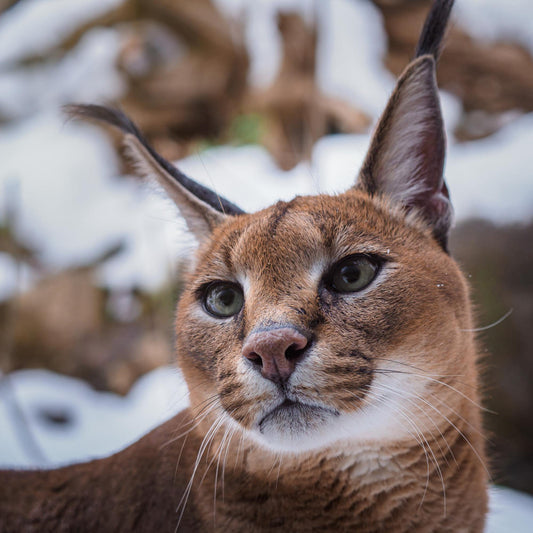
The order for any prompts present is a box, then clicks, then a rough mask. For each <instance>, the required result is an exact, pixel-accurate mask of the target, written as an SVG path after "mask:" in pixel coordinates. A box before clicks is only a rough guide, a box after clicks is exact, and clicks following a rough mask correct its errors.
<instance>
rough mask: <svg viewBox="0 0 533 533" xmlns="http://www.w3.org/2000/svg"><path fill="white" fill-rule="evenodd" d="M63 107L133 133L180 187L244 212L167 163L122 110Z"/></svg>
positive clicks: (229, 211) (221, 207) (220, 207)
mask: <svg viewBox="0 0 533 533" xmlns="http://www.w3.org/2000/svg"><path fill="white" fill-rule="evenodd" d="M63 109H64V110H65V112H66V113H67V115H68V116H70V117H73V118H84V119H94V120H98V121H101V122H105V123H106V124H110V125H111V126H114V127H115V128H118V129H119V130H121V131H122V132H123V133H124V134H129V135H133V136H134V137H135V138H136V139H137V140H138V141H139V142H140V144H141V145H142V146H143V147H144V148H145V150H146V151H147V152H148V153H149V154H150V155H151V156H152V157H153V158H154V160H155V161H156V162H157V163H158V164H159V165H160V166H161V167H162V168H163V169H164V170H165V171H166V172H167V173H168V174H169V175H170V176H172V178H173V179H174V180H176V181H177V182H178V183H179V184H180V185H181V186H182V187H184V188H185V189H187V190H188V191H189V192H190V193H192V194H193V195H194V196H196V197H197V198H198V199H199V200H201V201H202V202H205V203H206V204H208V205H209V206H211V207H212V208H213V209H215V210H216V211H219V212H220V213H223V214H226V215H241V214H243V213H244V211H243V210H242V209H240V208H239V207H237V206H236V205H235V204H233V203H231V202H230V201H228V200H226V199H225V198H222V197H221V196H219V195H218V194H216V193H215V192H213V191H212V190H211V189H208V188H207V187H204V186H203V185H200V184H199V183H196V182H195V181H194V180H192V179H190V178H189V177H187V176H186V175H185V174H183V172H181V171H180V170H178V168H176V167H175V166H174V165H172V164H171V163H169V162H168V161H167V160H166V159H165V158H164V157H162V156H160V155H159V154H158V153H157V152H156V151H155V150H154V149H153V148H152V146H151V145H150V144H149V143H148V141H147V140H146V139H145V137H144V135H143V134H142V133H141V132H140V131H139V129H138V128H137V126H136V125H135V124H134V122H133V121H132V120H131V119H130V118H129V117H128V116H127V115H125V114H124V113H123V112H122V111H120V110H118V109H112V108H109V107H104V106H99V105H94V104H89V105H81V104H71V105H66V106H64V108H63Z"/></svg>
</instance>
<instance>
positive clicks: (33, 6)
mask: <svg viewBox="0 0 533 533" xmlns="http://www.w3.org/2000/svg"><path fill="white" fill-rule="evenodd" d="M123 1H124V0H90V1H88V0H24V1H22V2H20V3H19V4H17V5H16V6H14V7H12V8H11V9H10V10H8V11H7V12H5V13H3V14H2V16H0V67H2V66H5V65H7V64H9V63H14V62H16V61H20V60H21V59H24V58H25V57H28V56H31V55H39V54H43V53H45V52H46V51H47V50H49V49H50V48H53V47H54V46H57V45H59V44H60V43H61V42H62V41H63V40H64V39H65V38H66V37H68V36H69V35H70V34H71V33H72V32H73V31H74V30H75V29H76V28H77V27H78V26H81V25H82V24H84V23H86V22H89V21H90V20H92V19H95V18H97V17H98V16H100V15H103V14H104V13H106V12H107V11H110V10H111V9H113V8H114V7H116V6H118V5H120V4H121V3H122V2H123Z"/></svg>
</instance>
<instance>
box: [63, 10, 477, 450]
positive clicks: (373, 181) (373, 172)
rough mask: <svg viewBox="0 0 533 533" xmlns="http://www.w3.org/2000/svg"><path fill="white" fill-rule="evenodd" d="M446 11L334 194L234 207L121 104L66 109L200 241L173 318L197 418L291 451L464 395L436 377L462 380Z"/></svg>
mask: <svg viewBox="0 0 533 533" xmlns="http://www.w3.org/2000/svg"><path fill="white" fill-rule="evenodd" d="M452 4H453V2H452V1H450V0H443V1H442V2H436V3H435V4H434V6H433V8H432V10H431V12H430V15H429V17H428V19H427V21H426V24H425V25H424V29H423V31H422V35H421V38H420V41H419V44H418V47H417V52H416V56H417V57H416V58H415V59H414V60H413V61H412V62H411V63H410V64H409V65H408V66H407V68H406V70H405V71H404V73H403V74H402V76H401V77H400V79H399V80H398V83H397V85H396V88H395V90H394V92H393V94H392V96H391V98H390V100H389V102H388V104H387V106H386V109H385V111H384V113H383V115H382V117H381V119H380V120H379V122H378V125H377V127H376V130H375V133H374V135H373V139H372V141H371V145H370V149H369V151H368V154H367V156H366V159H365V161H364V162H363V165H362V168H361V171H360V173H359V176H358V179H357V182H356V184H355V185H354V186H353V187H352V188H351V189H350V190H349V191H348V192H346V193H344V194H343V195H340V196H336V197H330V196H325V195H320V196H317V197H308V198H296V199H294V200H293V201H292V202H289V203H278V204H276V205H274V206H272V207H270V208H268V209H266V210H264V211H260V212H258V213H255V214H246V213H244V211H242V210H241V209H240V208H238V207H237V206H235V205H234V204H232V203H231V202H229V201H228V200H226V199H224V198H221V197H220V196H218V195H217V194H215V193H214V192H212V191H210V190H209V189H207V188H205V187H203V186H202V185H200V184H198V183H196V182H194V181H193V180H191V179H190V178H188V177H187V176H184V175H183V174H182V173H181V172H180V171H179V170H178V169H177V168H176V167H174V166H173V165H171V164H170V163H168V162H167V161H166V160H164V159H163V158H162V157H161V156H160V155H159V154H157V152H155V151H154V150H153V148H152V147H151V146H150V145H149V144H148V143H147V142H146V140H145V139H144V138H143V136H142V134H141V133H140V132H139V130H138V129H137V128H136V127H135V125H134V124H133V123H132V122H131V121H130V120H129V119H128V118H127V117H126V116H125V115H123V114H122V113H120V112H118V111H114V110H110V109H107V108H103V107H99V106H75V107H74V108H71V112H74V114H76V115H82V116H84V117H91V118H96V119H99V120H103V121H105V122H107V123H110V124H112V125H113V126H115V127H118V128H119V129H121V130H122V131H123V132H124V134H125V137H124V139H125V143H126V145H127V148H128V149H129V151H130V154H131V156H132V157H133V160H134V162H135V163H137V165H138V167H139V170H140V171H141V172H142V174H144V175H146V176H151V177H153V178H155V179H156V180H157V181H158V183H159V184H160V185H161V186H162V187H163V188H164V189H165V191H166V192H167V194H168V195H169V196H170V197H171V198H172V199H173V200H174V201H175V203H176V205H177V206H178V208H179V209H180V212H181V214H182V215H183V217H184V218H185V221H186V222H187V225H188V227H189V229H190V231H191V232H192V233H193V234H194V235H195V236H196V238H197V240H198V241H199V244H200V248H199V251H198V253H197V255H196V260H195V266H194V268H193V271H192V272H191V274H190V276H189V279H188V282H187V286H186V289H185V293H184V295H183V297H182V299H181V301H180V304H179V308H178V317H177V348H178V361H179V364H180V366H181V368H182V369H183V371H184V374H185V377H186V379H187V383H188V385H189V389H190V394H191V404H192V409H193V411H194V413H195V414H197V415H198V416H203V414H205V413H209V412H210V411H212V410H215V409H216V410H218V414H219V415H221V417H222V418H220V420H222V421H223V422H227V423H228V424H231V425H236V427H238V428H240V429H242V430H244V431H245V432H247V434H248V435H249V436H251V437H253V438H255V439H256V440H257V441H259V442H261V443H263V444H264V445H265V446H267V447H270V448H273V449H282V450H291V451H297V450H306V449H311V448H316V447H320V446H323V445H325V444H328V443H331V442H333V441H336V440H339V439H344V438H348V439H354V438H362V439H371V440H375V439H383V438H389V437H390V438H393V439H400V438H402V436H405V435H411V436H414V438H415V439H417V434H418V435H419V434H420V430H421V429H422V430H423V429H424V428H423V427H422V428H421V425H423V424H425V422H424V420H425V419H428V420H429V423H430V424H434V425H435V426H436V429H437V430H439V428H438V427H437V422H436V421H435V418H434V416H429V415H428V414H427V412H426V411H427V409H431V408H433V409H436V410H438V411H439V413H440V414H441V415H442V412H441V411H440V408H439V407H437V408H436V407H435V406H434V402H441V403H442V404H443V405H446V408H447V409H452V410H453V405H452V404H453V401H454V400H455V401H457V398H461V397H466V396H465V394H464V393H463V392H461V390H459V389H458V388H456V387H455V386H453V385H450V384H449V383H445V382H444V381H442V379H441V378H444V376H446V377H447V379H448V378H450V377H451V376H453V374H454V373H455V369H457V368H461V371H462V373H463V375H464V376H465V378H464V381H463V384H464V383H467V384H468V383H469V382H474V381H475V371H474V370H473V365H474V361H471V360H469V359H468V356H466V355H465V354H468V353H472V350H470V349H469V348H471V346H470V345H469V343H471V342H472V340H471V334H469V333H468V330H469V329H470V317H469V311H468V302H467V296H466V289H465V285H464V282H463V279H462V277H461V275H460V273H459V272H458V270H457V267H456V266H455V263H454V262H453V261H452V260H451V259H450V257H449V256H448V254H447V236H448V231H449V228H450V225H451V220H452V209H451V204H450V201H449V195H448V190H447V187H446V184H445V183H444V180H443V169H444V153H445V137H444V129H443V123H442V116H441V111H440V103H439V98H438V91H437V87H436V81H435V61H436V57H437V56H438V51H439V45H440V42H441V40H442V37H443V34H444V30H445V27H446V21H447V19H448V17H449V14H450V10H451V6H452ZM435 376H436V377H435ZM449 391H455V392H457V395H456V396H455V397H454V399H450V398H448V397H446V395H447V394H448V396H449ZM426 404H427V409H426ZM438 405H439V404H438ZM409 411H414V412H415V416H416V417H417V419H418V422H417V424H416V425H415V424H413V419H412V417H411V416H410V414H409ZM419 411H420V412H419ZM441 418H442V416H441ZM413 426H414V427H413ZM214 427H217V426H214ZM413 432H414V433H413Z"/></svg>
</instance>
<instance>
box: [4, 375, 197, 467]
mask: <svg viewBox="0 0 533 533" xmlns="http://www.w3.org/2000/svg"><path fill="white" fill-rule="evenodd" d="M9 383H10V384H11V385H10V386H11V387H12V391H13V392H14V395H15V398H16V401H17V403H18V404H19V406H20V407H21V409H22V411H23V413H24V415H25V418H26V420H27V423H28V427H29V429H30V431H31V432H32V434H33V436H34V439H35V441H36V442H37V444H38V446H39V448H40V449H41V451H42V452H43V455H44V456H45V458H46V459H47V461H46V462H45V463H41V462H40V461H39V460H38V459H37V458H35V457H32V456H29V455H27V454H26V452H25V451H24V447H23V446H21V443H20V441H19V436H18V434H17V432H16V429H15V425H14V423H15V422H14V418H13V413H12V411H11V409H10V406H11V405H12V404H11V402H10V399H9V398H10V392H11V390H9V391H8V390H7V389H6V384H5V382H2V381H0V433H1V434H2V438H1V439H0V465H2V466H3V467H10V468H13V467H30V466H41V467H53V466H58V465H64V464H67V463H72V462H78V461H85V460H89V459H93V458H95V457H103V456H106V455H109V454H111V453H114V452H116V451H118V450H120V449H122V448H124V447H125V446H127V445H129V444H131V443H132V442H134V441H135V440H137V439H138V438H139V437H140V436H141V435H143V434H144V433H146V432H148V431H150V430H151V429H153V428H154V427H156V426H157V425H159V424H161V423H162V422H164V421H165V420H167V419H168V418H170V417H171V416H173V415H174V414H176V413H177V412H179V411H181V410H182V409H184V408H185V407H187V405H188V392H187V388H186V386H185V382H184V380H183V378H182V376H181V373H180V372H179V371H178V370H177V369H175V368H171V367H166V368H165V367H163V368H159V369H156V370H154V371H152V372H150V373H149V374H146V375H145V376H143V377H142V378H141V379H139V381H137V383H136V384H135V385H134V386H133V388H132V389H131V391H130V392H129V394H128V395H127V396H126V397H120V396H117V395H114V394H111V393H104V392H97V391H95V390H93V389H92V388H90V387H89V386H88V385H87V384H86V383H84V382H83V381H80V380H77V379H73V378H69V377H66V376H61V375H59V374H54V373H52V372H48V371H46V370H23V371H18V372H14V373H12V374H10V375H9ZM44 411H51V412H58V413H65V414H66V415H67V416H68V418H69V419H70V420H71V422H70V423H68V424H65V425H59V424H53V423H50V422H47V421H46V419H45V418H43V416H42V413H43V412H44Z"/></svg>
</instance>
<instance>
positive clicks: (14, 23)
mask: <svg viewBox="0 0 533 533" xmlns="http://www.w3.org/2000/svg"><path fill="white" fill-rule="evenodd" d="M429 5H430V2H429V1H428V0H373V1H371V0H328V1H326V0H315V1H305V0H300V1H297V0H293V1H290V0H286V1H281V0H270V1H266V0H253V1H252V0H195V1H194V2H192V1H190V0H189V1H188V0H0V372H1V374H0V465H9V466H30V465H44V466H53V465H56V464H63V463H66V462H71V461H75V460H81V459H86V458H88V457H94V456H97V455H103V454H106V453H110V452H111V451H114V450H116V449H118V448H120V447H122V446H124V445H125V444H126V443H128V442H130V441H132V440H134V439H135V438H137V436H138V435H139V434H140V433H142V432H143V431H146V430H147V429H148V428H150V427H152V426H153V425H155V424H157V423H158V422H160V421H161V420H163V419H164V418H166V417H168V416H169V415H170V414H172V413H173V412H175V411H176V410H178V409H180V408H182V407H183V406H184V405H186V404H187V398H186V390H185V388H184V385H183V382H182V380H181V377H180V375H179V371H177V370H176V369H174V368H173V367H172V363H173V360H174V357H173V349H172V344H173V325H172V321H173V309H174V305H175V300H176V298H177V296H178V295H179V287H180V269H181V266H182V265H183V261H184V257H186V255H187V253H188V252H190V250H191V248H192V246H193V242H192V241H191V240H190V238H189V237H188V236H187V235H186V234H185V232H184V226H183V223H182V222H181V220H180V219H179V216H178V214H177V213H176V211H175V209H174V208H173V206H172V205H171V204H170V203H169V202H168V201H166V200H165V199H164V198H163V196H162V195H161V194H160V192H159V191H157V190H154V189H153V188H151V187H149V186H146V185H145V184H142V183H140V181H139V180H137V178H135V177H134V176H133V173H132V169H131V168H129V167H128V166H127V165H126V164H125V163H124V162H123V160H122V159H121V157H120V145H119V143H118V137H117V136H115V135H114V134H113V132H110V131H104V130H102V129H100V128H98V127H96V126H94V125H91V124H84V123H79V122H73V121H67V120H66V119H65V117H64V116H63V115H62V113H61V106H62V105H63V104H66V103H69V102H93V103H113V104H116V105H120V106H121V107H122V108H123V109H124V110H125V111H126V112H127V113H128V114H130V115H131V116H132V117H133V118H134V119H135V121H136V122H137V123H138V125H139V126H140V128H141V129H142V130H143V131H144V132H145V133H146V135H147V137H148V138H149V140H150V141H151V142H152V143H153V145H154V146H155V147H156V149H157V150H158V151H159V152H160V153H162V155H164V156H165V157H166V158H168V159H170V160H173V161H177V164H178V165H179V166H180V168H181V169H182V170H183V171H184V172H185V173H187V174H189V175H190V176H192V177H194V178H195V179H197V180H198V181H200V182H202V183H205V184H206V185H208V186H209V187H211V188H213V189H215V190H216V191H218V192H220V193H221V194H223V195H224V196H226V197H227V198H229V199H230V200H231V201H233V202H235V203H237V204H239V205H241V206H242V207H243V208H244V209H246V210H254V209H258V208H261V207H263V206H266V205H269V204H270V203H272V202H273V201H276V200H278V199H280V198H283V199H288V198H291V197H292V196H294V195H295V194H315V193H317V192H335V191H342V190H344V189H345V188H347V187H348V186H349V185H350V184H351V183H352V181H353V179H354V176H355V175H356V172H357V170H358V168H359V166H360V164H361V162H362V158H363V156H364V153H365V151H366V148H367V147H368V143H369V135H370V132H371V130H372V126H373V124H374V123H375V121H376V120H377V118H378V116H379V113H380V112H381V111H382V109H383V107H384V105H385V102H386V100H387V97H388V95H389V94H390V91H391V90H392V88H393V86H394V82H395V78H396V76H398V74H399V73H400V72H401V71H402V69H403V68H404V67H405V65H406V64H407V63H408V61H409V59H410V57H411V56H412V53H413V50H414V48H415V44H416V40H417V38H418V35H419V32H420V29H421V26H422V23H423V20H424V18H425V15H426V13H427V10H428V8H429ZM532 20H533V3H532V2H531V1H530V0H514V1H512V2H502V1H501V0H457V2H456V8H455V12H454V20H453V24H452V27H451V29H450V31H449V38H448V41H447V45H446V49H445V51H444V53H443V56H442V59H441V61H440V64H439V67H438V78H439V86H440V87H441V89H442V104H443V111H444V115H445V121H446V127H447V133H448V143H449V153H448V160H447V167H446V178H447V181H448V184H449V188H450V191H451V195H452V200H453V202H454V205H455V209H456V217H457V224H456V227H455V229H454V231H453V235H452V240H451V244H452V250H453V253H454V255H455V257H456V258H457V259H458V261H459V262H460V264H461V265H462V267H463V270H464V272H465V273H466V275H467V276H468V278H469V281H470V282H471V285H472V289H473V290H472V292H473V299H474V301H475V303H476V309H477V324H478V326H479V327H480V332H479V334H478V335H479V341H480V346H481V353H482V354H483V362H482V365H483V383H484V391H485V404H486V406H487V408H488V409H489V410H490V411H489V412H487V413H486V415H485V416H486V426H487V427H488V428H489V430H490V433H489V438H488V443H487V444H488V448H489V450H490V455H491V458H492V466H493V472H494V481H495V482H497V483H500V484H504V485H507V486H510V487H514V488H517V489H520V490H522V491H526V492H529V493H532V494H533V176H532V167H533V148H532V147H533V24H532V23H531V21H532Z"/></svg>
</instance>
